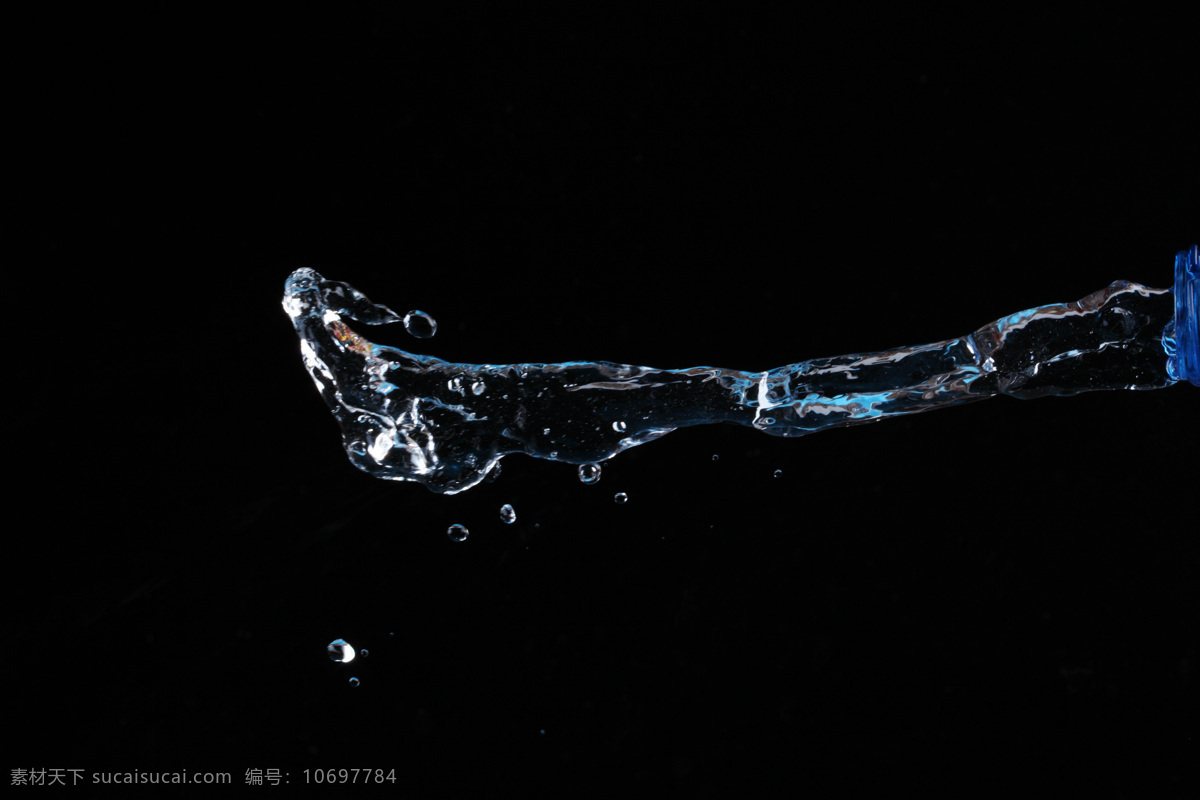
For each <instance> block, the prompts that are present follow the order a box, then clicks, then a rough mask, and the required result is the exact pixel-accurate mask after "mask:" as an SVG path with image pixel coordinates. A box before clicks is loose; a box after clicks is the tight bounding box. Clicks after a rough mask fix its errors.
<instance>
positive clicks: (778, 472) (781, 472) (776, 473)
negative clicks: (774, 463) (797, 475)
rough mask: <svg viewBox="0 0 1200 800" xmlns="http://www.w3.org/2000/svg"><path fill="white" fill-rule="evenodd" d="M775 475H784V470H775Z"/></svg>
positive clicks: (780, 476)
mask: <svg viewBox="0 0 1200 800" xmlns="http://www.w3.org/2000/svg"><path fill="white" fill-rule="evenodd" d="M775 477H776V478H782V477H783V470H781V469H777V470H775Z"/></svg>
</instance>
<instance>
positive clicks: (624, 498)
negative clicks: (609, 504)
mask: <svg viewBox="0 0 1200 800" xmlns="http://www.w3.org/2000/svg"><path fill="white" fill-rule="evenodd" d="M628 500H629V495H627V494H625V493H624V492H617V493H616V494H615V495H613V502H614V503H616V504H617V505H619V506H623V505H625V503H626V502H628Z"/></svg>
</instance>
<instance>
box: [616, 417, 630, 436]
mask: <svg viewBox="0 0 1200 800" xmlns="http://www.w3.org/2000/svg"><path fill="white" fill-rule="evenodd" d="M626 427H628V426H626V425H625V423H624V422H623V421H621V420H617V421H616V422H614V423H613V430H614V431H616V432H617V433H624V432H625V428H626Z"/></svg>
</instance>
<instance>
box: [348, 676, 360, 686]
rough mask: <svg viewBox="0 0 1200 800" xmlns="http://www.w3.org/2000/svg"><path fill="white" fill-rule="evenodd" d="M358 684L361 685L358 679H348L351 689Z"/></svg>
mask: <svg viewBox="0 0 1200 800" xmlns="http://www.w3.org/2000/svg"><path fill="white" fill-rule="evenodd" d="M359 683H361V681H360V680H359V679H358V678H351V679H350V685H351V686H352V687H353V686H358V684H359Z"/></svg>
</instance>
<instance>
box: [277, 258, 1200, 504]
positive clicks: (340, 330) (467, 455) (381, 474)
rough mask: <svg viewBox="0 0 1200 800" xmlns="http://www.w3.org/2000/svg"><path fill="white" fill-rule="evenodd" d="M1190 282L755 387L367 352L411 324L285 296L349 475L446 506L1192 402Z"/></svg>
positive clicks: (678, 372)
mask: <svg viewBox="0 0 1200 800" xmlns="http://www.w3.org/2000/svg"><path fill="white" fill-rule="evenodd" d="M1198 274H1200V249H1198V248H1197V247H1196V246H1192V248H1191V249H1190V250H1187V251H1184V252H1181V253H1180V254H1179V255H1178V256H1177V258H1176V276H1175V286H1174V290H1173V291H1172V290H1168V289H1149V288H1147V287H1145V286H1142V285H1140V284H1137V283H1131V282H1129V281H1117V282H1115V283H1113V284H1111V285H1110V286H1108V287H1107V288H1105V289H1101V290H1099V291H1096V292H1093V293H1092V294H1090V295H1088V296H1087V297H1085V298H1083V299H1082V300H1079V301H1077V302H1073V303H1058V304H1052V305H1045V306H1039V307H1037V308H1032V309H1029V310H1026V311H1020V312H1018V313H1016V314H1011V315H1009V316H1007V317H1004V318H1002V319H999V320H996V321H995V322H992V323H990V324H988V325H984V326H983V327H982V328H979V329H978V330H976V331H974V332H973V333H970V334H967V335H966V336H961V337H958V338H955V339H946V340H943V341H940V342H934V343H932V344H925V345H916V346H910V347H900V348H897V349H894V350H887V351H882V352H877V353H858V354H853V355H843V356H834V357H832V358H820V359H812V360H809V361H801V362H798V363H795V364H788V365H787V366H783V367H779V368H777V369H772V370H768V371H765V372H746V371H742V370H734V369H722V368H717V367H693V368H690V369H653V368H650V367H640V366H632V365H628V364H615V363H612V362H607V361H569V362H565V363H558V364H533V363H531V364H457V363H452V362H448V361H442V360H441V359H438V358H434V357H432V356H424V355H416V354H413V353H409V352H406V351H404V350H400V349H397V348H394V347H388V346H384V345H378V344H373V343H371V342H369V341H367V340H366V339H365V338H363V337H362V336H361V335H360V334H358V333H356V332H355V331H354V330H352V329H351V328H350V327H349V326H348V325H347V324H346V322H345V321H344V320H345V319H351V320H355V321H357V322H361V323H364V324H367V325H381V324H386V323H392V322H401V321H405V317H404V316H402V315H400V314H397V313H396V312H394V311H392V310H391V309H389V308H387V307H386V306H382V305H377V304H375V303H372V302H371V301H370V300H368V299H367V298H366V296H364V295H363V294H362V293H361V292H359V291H358V290H356V289H354V288H353V287H351V286H350V285H348V284H345V283H340V282H337V281H327V280H325V279H324V278H323V277H321V275H319V274H318V273H316V272H315V271H313V270H311V269H307V268H306V269H298V270H296V271H295V272H294V273H292V275H291V276H290V277H289V278H288V279H287V283H286V285H285V289H284V297H283V308H284V310H285V311H286V312H287V314H288V316H289V317H290V318H291V320H292V324H293V325H294V326H295V328H296V332H297V334H298V335H299V337H300V352H301V354H302V356H303V359H304V364H305V366H306V367H307V369H308V371H309V374H310V375H311V376H312V378H313V381H314V382H315V383H316V385H317V390H318V391H319V392H320V393H321V397H322V398H324V400H325V402H326V404H327V405H328V406H329V408H330V409H331V410H332V412H333V415H334V417H335V418H336V419H337V421H338V424H339V426H340V427H341V430H342V439H343V444H344V446H345V449H346V452H347V454H348V455H349V457H350V460H351V462H352V463H353V464H354V465H355V466H357V467H358V468H359V469H361V470H363V471H364V472H367V473H368V474H370V475H373V476H375V477H378V478H386V479H389V480H401V481H416V482H418V483H421V484H423V485H425V486H426V487H428V488H429V489H431V490H433V491H435V492H441V493H445V494H453V493H456V492H461V491H463V490H464V489H469V488H471V487H472V486H474V485H475V484H477V483H479V482H480V481H481V480H483V479H484V477H485V476H487V475H488V473H489V472H490V471H491V470H493V469H494V468H495V467H497V466H498V463H499V461H500V459H501V458H502V457H503V456H505V455H507V454H510V453H526V454H527V455H531V456H534V457H536V458H543V459H549V460H553V461H562V462H567V463H571V464H578V465H589V466H588V467H586V468H585V469H586V471H587V472H588V474H589V475H590V474H591V467H593V466H595V465H596V464H598V463H599V462H602V461H604V460H606V459H609V458H612V457H613V456H615V455H616V454H617V453H620V452H621V451H623V450H626V449H628V448H630V447H634V446H636V445H639V444H644V443H646V442H649V441H653V440H654V439H657V438H658V437H660V436H662V435H664V434H666V433H670V432H671V431H673V430H675V429H676V428H684V427H689V426H692V425H703V424H706V423H711V422H733V423H738V424H741V425H746V426H749V427H753V428H757V429H758V430H761V431H763V432H764V433H768V434H771V435H773V436H785V437H790V436H802V435H804V434H806V433H812V432H814V431H818V430H822V429H825V428H830V427H836V426H844V425H856V424H862V423H867V422H876V421H878V420H881V419H883V418H885V417H892V416H900V415H904V414H915V413H919V412H922V411H930V410H933V409H936V408H944V407H948V406H954V405H960V404H962V403H967V402H971V401H974V400H982V399H984V398H987V397H992V396H994V395H998V394H1005V395H1009V396H1011V397H1018V398H1036V397H1044V396H1047V395H1073V394H1078V393H1081V392H1087V391H1094V390H1099V389H1158V388H1161V387H1164V386H1170V385H1171V384H1173V383H1176V382H1178V381H1184V380H1187V381H1190V382H1192V383H1195V384H1197V385H1200V348H1198V344H1197V341H1198V337H1197V305H1198V303H1197V285H1198V283H1200V277H1198ZM413 313H416V312H413ZM425 316H427V315H425ZM411 324H412V314H411V313H410V315H409V317H408V320H407V321H406V325H411ZM428 327H430V328H432V327H433V324H432V321H430V323H429V324H428ZM434 329H435V328H434ZM580 474H581V476H582V475H583V474H584V472H581V473H580ZM595 474H596V475H597V476H598V475H599V468H598V467H596V470H595ZM585 480H586V478H585Z"/></svg>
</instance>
